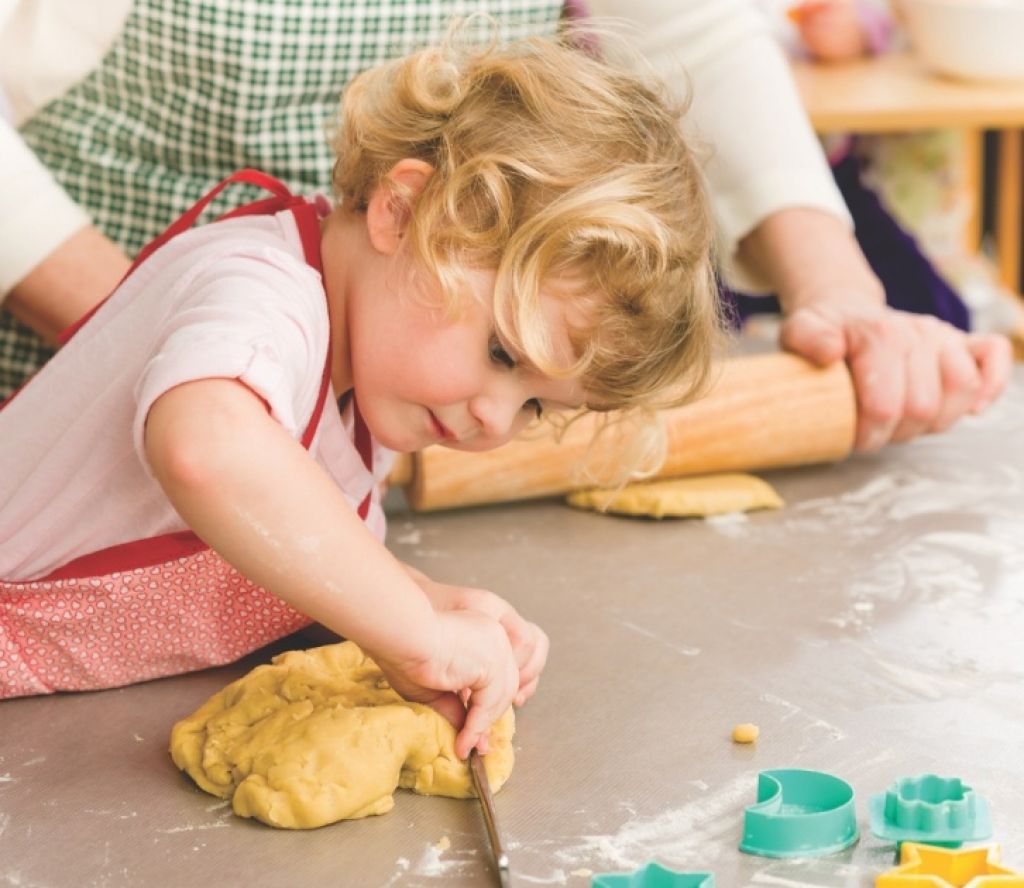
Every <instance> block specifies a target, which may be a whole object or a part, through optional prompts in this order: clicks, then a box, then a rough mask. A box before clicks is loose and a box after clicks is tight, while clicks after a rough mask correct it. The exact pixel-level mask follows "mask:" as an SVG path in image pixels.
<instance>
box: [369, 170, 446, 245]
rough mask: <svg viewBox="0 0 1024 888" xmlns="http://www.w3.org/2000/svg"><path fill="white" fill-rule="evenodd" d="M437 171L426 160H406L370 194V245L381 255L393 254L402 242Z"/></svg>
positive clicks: (389, 173)
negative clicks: (411, 217)
mask: <svg viewBox="0 0 1024 888" xmlns="http://www.w3.org/2000/svg"><path fill="white" fill-rule="evenodd" d="M433 172H434V168H433V167H432V166H431V165H430V164H429V163H427V162H426V161H425V160H415V159H414V158H411V157H407V158H405V159H404V160H400V161H398V163H396V164H395V165H394V166H393V167H392V168H391V169H390V170H389V171H388V174H387V175H386V176H385V177H384V181H383V182H381V184H380V185H378V186H377V188H376V189H375V190H374V192H373V194H372V195H370V202H369V204H368V205H367V207H366V228H367V231H368V232H369V235H370V243H371V244H373V247H374V249H376V250H377V251H378V252H379V253H384V254H386V255H388V256H390V255H393V254H394V253H395V252H396V251H397V250H398V247H399V246H400V245H401V243H402V236H403V235H404V234H405V229H406V226H407V225H408V223H409V215H410V213H411V212H412V205H413V204H414V203H415V202H416V198H417V197H418V196H419V194H420V192H421V191H422V190H423V186H425V185H426V184H427V180H428V179H429V178H430V177H431V175H432V174H433Z"/></svg>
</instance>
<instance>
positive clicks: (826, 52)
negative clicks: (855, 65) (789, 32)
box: [789, 0, 868, 62]
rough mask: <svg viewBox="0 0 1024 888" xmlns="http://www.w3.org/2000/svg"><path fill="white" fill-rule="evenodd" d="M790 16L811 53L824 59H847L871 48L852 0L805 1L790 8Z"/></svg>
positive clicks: (858, 55) (857, 56)
mask: <svg viewBox="0 0 1024 888" xmlns="http://www.w3.org/2000/svg"><path fill="white" fill-rule="evenodd" d="M789 18H790V19H791V20H792V21H793V23H794V24H795V25H796V26H797V29H798V30H799V31H800V39H801V40H802V41H803V43H804V46H806V47H807V50H808V52H810V54H811V55H812V56H814V57H815V58H816V59H820V60H821V61H823V62H842V61H847V60H849V59H855V58H859V57H860V56H862V55H865V54H866V53H867V51H868V41H867V35H866V34H865V32H864V27H863V24H862V23H861V20H860V14H859V13H858V10H857V5H856V3H854V2H853V0H804V2H803V3H799V4H797V5H796V6H792V7H790V10H789Z"/></svg>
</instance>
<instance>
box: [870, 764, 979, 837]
mask: <svg viewBox="0 0 1024 888" xmlns="http://www.w3.org/2000/svg"><path fill="white" fill-rule="evenodd" d="M868 815H869V817H870V821H871V832H873V833H874V834H875V835H876V836H878V837H879V838H880V839H886V840H888V841H892V842H896V843H902V842H918V843H920V844H924V845H939V846H941V847H944V848H959V847H960V846H961V845H962V844H963V843H964V842H977V841H981V840H983V839H987V838H989V837H990V836H991V835H992V817H991V815H990V814H989V808H988V803H987V802H986V801H985V799H984V798H982V797H981V796H980V795H978V793H976V792H975V791H974V790H973V789H972V788H971V787H970V786H967V785H966V784H965V783H964V782H963V781H962V780H961V779H960V778H959V777H939V776H937V775H935V774H924V775H922V776H920V777H901V778H900V779H899V780H897V781H896V782H895V783H893V784H892V786H890V787H889V788H888V789H887V790H886V791H885V792H882V793H878V794H877V795H873V796H871V798H870V799H869V800H868Z"/></svg>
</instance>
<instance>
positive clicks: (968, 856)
mask: <svg viewBox="0 0 1024 888" xmlns="http://www.w3.org/2000/svg"><path fill="white" fill-rule="evenodd" d="M875 888H1024V875H1021V874H1020V873H1018V872H1016V871H1015V870H1010V869H1006V868H1005V867H1002V866H1000V865H999V846H998V845H982V846H980V847H977V848H956V849H951V848H934V847H932V846H930V845H919V844H917V843H916V842H904V843H903V845H902V847H901V848H900V865H899V866H898V867H896V868H895V869H891V870H889V872H887V873H882V875H880V876H879V877H878V878H877V879H876V880H875Z"/></svg>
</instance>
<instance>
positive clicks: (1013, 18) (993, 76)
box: [900, 0, 1024, 81]
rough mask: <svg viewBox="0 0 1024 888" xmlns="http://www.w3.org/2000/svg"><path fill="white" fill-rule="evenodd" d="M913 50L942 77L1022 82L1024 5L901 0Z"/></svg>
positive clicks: (1007, 0)
mask: <svg viewBox="0 0 1024 888" xmlns="http://www.w3.org/2000/svg"><path fill="white" fill-rule="evenodd" d="M900 8H901V10H902V12H903V16H904V19H905V21H906V26H907V33H908V35H909V37H910V42H911V45H912V46H913V48H914V51H915V52H916V53H917V54H918V55H919V56H920V57H921V58H922V60H923V61H924V62H925V63H926V64H927V65H928V66H929V67H931V68H933V69H935V70H936V71H939V72H940V73H942V74H948V75H950V76H953V77H962V78H966V79H968V80H990V81H1000V80H1001V81H1011V80H1024V0H902V2H901V3H900Z"/></svg>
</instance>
